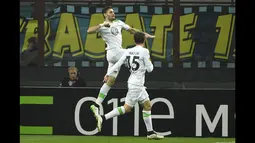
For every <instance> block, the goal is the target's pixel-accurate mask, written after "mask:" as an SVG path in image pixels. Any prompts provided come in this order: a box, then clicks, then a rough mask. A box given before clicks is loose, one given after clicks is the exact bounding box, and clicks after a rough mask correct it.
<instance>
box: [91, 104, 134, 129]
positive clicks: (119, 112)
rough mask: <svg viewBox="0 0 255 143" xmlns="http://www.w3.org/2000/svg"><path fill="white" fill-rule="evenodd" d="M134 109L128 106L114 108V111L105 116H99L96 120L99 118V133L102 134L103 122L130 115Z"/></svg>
mask: <svg viewBox="0 0 255 143" xmlns="http://www.w3.org/2000/svg"><path fill="white" fill-rule="evenodd" d="M132 108H133V106H130V105H128V104H124V106H120V107H117V108H114V109H113V110H112V111H110V112H108V113H107V114H105V115H97V116H96V118H97V128H98V131H99V132H101V130H102V124H103V122H105V121H106V120H109V119H111V118H113V117H116V116H120V115H124V114H126V113H129V112H131V110H132Z"/></svg>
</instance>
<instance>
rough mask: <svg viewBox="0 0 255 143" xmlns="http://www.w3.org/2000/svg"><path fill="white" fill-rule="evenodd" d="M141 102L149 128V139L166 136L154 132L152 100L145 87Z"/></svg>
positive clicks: (144, 119) (145, 121) (147, 127)
mask: <svg viewBox="0 0 255 143" xmlns="http://www.w3.org/2000/svg"><path fill="white" fill-rule="evenodd" d="M138 100H139V102H140V104H142V106H143V111H142V112H143V121H144V123H145V126H146V129H147V138H148V139H163V138H164V136H160V135H158V134H157V133H155V132H154V130H153V127H152V119H151V102H150V99H149V95H148V93H147V91H146V90H145V89H143V91H142V92H141V96H140V97H139V99H138Z"/></svg>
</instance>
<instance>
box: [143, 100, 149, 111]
mask: <svg viewBox="0 0 255 143" xmlns="http://www.w3.org/2000/svg"><path fill="white" fill-rule="evenodd" d="M143 110H145V111H150V110H151V102H150V101H149V100H147V101H145V102H144V103H143Z"/></svg>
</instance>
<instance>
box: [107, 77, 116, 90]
mask: <svg viewBox="0 0 255 143" xmlns="http://www.w3.org/2000/svg"><path fill="white" fill-rule="evenodd" d="M114 83H115V77H113V76H110V77H109V79H108V80H107V85H108V86H110V87H112V86H113V85H114Z"/></svg>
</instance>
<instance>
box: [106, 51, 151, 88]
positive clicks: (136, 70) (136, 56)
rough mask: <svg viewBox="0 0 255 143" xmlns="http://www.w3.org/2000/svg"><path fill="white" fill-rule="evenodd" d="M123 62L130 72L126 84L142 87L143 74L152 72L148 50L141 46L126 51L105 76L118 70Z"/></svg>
mask: <svg viewBox="0 0 255 143" xmlns="http://www.w3.org/2000/svg"><path fill="white" fill-rule="evenodd" d="M125 61H126V62H127V65H128V68H129V71H130V76H129V79H128V83H130V84H134V85H138V86H143V85H144V82H145V72H146V71H147V72H152V70H153V64H152V63H151V60H150V54H149V50H148V49H146V48H143V47H142V46H135V47H133V48H130V49H127V50H126V51H125V53H124V54H123V56H122V57H121V58H120V60H119V61H118V62H117V63H116V64H114V66H113V67H112V68H111V69H110V70H109V71H108V72H107V75H109V74H111V73H112V72H114V71H115V70H116V69H118V68H119V67H120V66H121V65H122V64H123V63H125Z"/></svg>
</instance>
